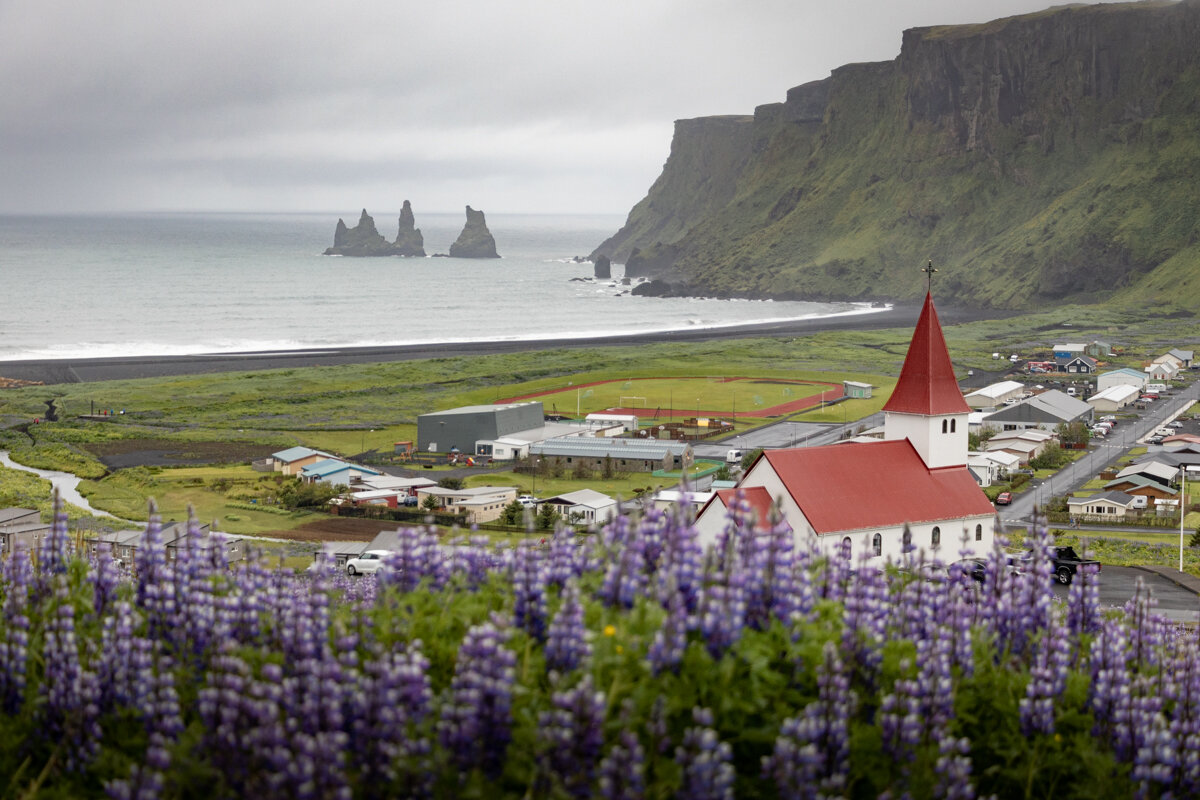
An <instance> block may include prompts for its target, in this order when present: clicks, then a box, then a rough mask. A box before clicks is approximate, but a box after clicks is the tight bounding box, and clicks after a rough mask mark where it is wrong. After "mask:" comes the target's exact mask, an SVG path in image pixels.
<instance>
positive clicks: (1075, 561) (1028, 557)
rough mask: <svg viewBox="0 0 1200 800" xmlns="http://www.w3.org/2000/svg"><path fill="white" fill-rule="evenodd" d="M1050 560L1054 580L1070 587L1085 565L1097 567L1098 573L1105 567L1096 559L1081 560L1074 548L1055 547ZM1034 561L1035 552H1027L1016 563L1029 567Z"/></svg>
mask: <svg viewBox="0 0 1200 800" xmlns="http://www.w3.org/2000/svg"><path fill="white" fill-rule="evenodd" d="M1050 560H1051V563H1052V565H1053V567H1054V580H1056V581H1058V582H1059V583H1061V584H1062V585H1063V586H1069V585H1070V584H1071V581H1072V580H1074V579H1075V573H1076V572H1078V571H1079V568H1080V567H1082V566H1085V565H1088V566H1090V565H1093V564H1094V565H1095V566H1096V571H1097V572H1099V571H1100V570H1101V569H1103V568H1104V567H1103V566H1102V565H1101V564H1100V562H1099V561H1097V560H1096V559H1094V558H1080V557H1079V554H1078V553H1076V552H1075V548H1074V547H1055V548H1052V552H1051V554H1050ZM1032 561H1033V551H1032V550H1026V551H1025V553H1024V554H1023V555H1021V557H1020V558H1019V559H1017V561H1016V562H1015V563H1017V564H1018V565H1020V564H1022V563H1023V564H1026V565H1028V564H1029V563H1030V562H1032Z"/></svg>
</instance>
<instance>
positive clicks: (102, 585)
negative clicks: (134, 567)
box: [89, 543, 121, 617]
mask: <svg viewBox="0 0 1200 800" xmlns="http://www.w3.org/2000/svg"><path fill="white" fill-rule="evenodd" d="M89 578H90V579H91V581H92V587H93V589H92V613H94V614H95V615H96V616H97V617H103V616H104V613H105V612H106V611H107V610H108V604H109V603H111V602H112V601H113V599H114V598H115V597H116V595H117V584H119V583H120V582H121V573H120V570H119V569H117V564H116V562H115V561H113V557H112V547H111V546H110V545H109V544H108V543H103V544H101V545H100V546H99V547H98V548H97V550H96V557H95V558H94V559H93V560H92V569H91V573H90V575H89Z"/></svg>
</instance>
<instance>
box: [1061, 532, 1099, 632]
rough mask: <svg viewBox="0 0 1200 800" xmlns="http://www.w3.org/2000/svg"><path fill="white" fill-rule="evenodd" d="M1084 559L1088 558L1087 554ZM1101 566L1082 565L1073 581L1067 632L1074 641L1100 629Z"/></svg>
mask: <svg viewBox="0 0 1200 800" xmlns="http://www.w3.org/2000/svg"><path fill="white" fill-rule="evenodd" d="M1084 557H1085V558H1086V557H1087V554H1086V552H1085V553H1084ZM1099 573H1100V566H1099V565H1098V564H1082V565H1080V567H1079V569H1078V571H1077V572H1076V573H1075V580H1073V581H1071V588H1070V590H1069V591H1068V594H1067V630H1069V631H1070V633H1071V639H1072V641H1078V639H1079V636H1080V634H1084V633H1088V634H1091V633H1095V632H1096V631H1097V630H1098V629H1099V628H1100V578H1099Z"/></svg>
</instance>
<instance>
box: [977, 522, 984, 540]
mask: <svg viewBox="0 0 1200 800" xmlns="http://www.w3.org/2000/svg"><path fill="white" fill-rule="evenodd" d="M975 541H977V542H982V541H983V526H982V525H976V526H975Z"/></svg>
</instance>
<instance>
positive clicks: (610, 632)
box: [604, 625, 617, 636]
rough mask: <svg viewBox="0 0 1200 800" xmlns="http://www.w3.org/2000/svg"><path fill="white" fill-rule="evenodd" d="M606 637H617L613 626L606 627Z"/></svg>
mask: <svg viewBox="0 0 1200 800" xmlns="http://www.w3.org/2000/svg"><path fill="white" fill-rule="evenodd" d="M604 635H605V636H616V635H617V629H616V627H615V626H613V625H605V626H604Z"/></svg>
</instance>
